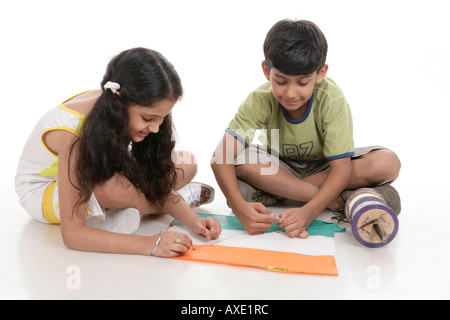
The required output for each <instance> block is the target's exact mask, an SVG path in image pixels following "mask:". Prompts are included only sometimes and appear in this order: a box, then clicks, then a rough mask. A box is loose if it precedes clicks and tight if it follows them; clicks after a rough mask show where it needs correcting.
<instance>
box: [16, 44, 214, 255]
mask: <svg viewBox="0 0 450 320" xmlns="http://www.w3.org/2000/svg"><path fill="white" fill-rule="evenodd" d="M101 84H102V90H94V91H89V92H85V93H81V94H79V95H77V96H75V97H73V98H71V99H69V100H67V101H65V102H63V103H62V104H61V105H59V106H58V107H56V108H54V109H52V110H51V111H49V112H48V113H47V114H46V115H45V116H44V117H43V118H42V119H41V120H40V121H39V122H38V124H37V125H36V127H35V129H34V130H33V132H32V133H31V135H30V137H29V139H28V141H27V143H26V145H25V148H24V151H23V153H22V156H21V158H20V161H19V166H18V170H17V174H16V191H17V193H18V195H19V198H20V203H21V205H22V206H23V207H24V208H25V209H26V210H27V211H28V212H29V214H30V215H31V216H32V217H34V218H35V219H37V220H38V221H41V222H44V223H59V224H60V225H61V233H62V238H63V241H64V244H65V245H66V246H67V247H69V248H72V249H77V250H87V251H99V252H114V253H132V254H147V255H150V254H152V255H156V256H161V257H172V256H178V255H182V254H184V253H185V252H187V250H188V249H189V248H190V247H191V245H192V241H191V239H190V238H189V237H188V236H186V235H184V234H181V233H175V232H165V233H160V234H157V235H153V236H139V235H133V234H124V233H132V232H133V231H134V230H130V229H129V227H130V224H135V223H136V221H133V219H135V220H136V219H139V213H141V214H158V213H162V212H164V213H168V214H169V215H171V216H173V217H174V218H175V219H177V220H178V221H180V222H181V223H183V224H184V225H186V226H187V227H189V228H191V229H192V230H193V231H195V232H197V233H198V234H202V235H204V236H205V237H206V238H207V239H215V238H217V237H218V236H219V235H220V232H221V229H220V224H219V223H218V221H217V220H216V219H213V218H205V219H201V218H199V216H198V215H197V214H196V213H195V212H194V211H193V210H192V209H191V208H190V207H189V206H188V205H187V204H186V203H185V201H183V199H182V198H181V196H180V194H179V193H177V192H175V191H174V190H177V189H179V188H181V187H183V186H186V185H187V184H188V183H189V182H190V181H191V180H192V178H193V177H194V176H195V174H196V170H197V167H196V164H195V159H194V157H193V155H192V154H190V153H188V152H179V153H175V152H174V151H173V149H174V146H175V143H174V141H173V139H172V129H173V125H172V119H171V110H172V108H173V106H174V105H175V103H176V101H177V100H178V99H179V98H180V97H181V95H182V87H181V82H180V79H179V77H178V74H177V73H176V71H175V69H174V68H173V66H172V65H171V64H170V63H169V62H168V61H167V60H166V59H165V58H164V57H163V56H162V55H161V54H160V53H158V52H155V51H153V50H149V49H145V48H135V49H131V50H127V51H124V52H122V53H120V54H119V55H117V56H116V57H115V58H113V59H112V60H111V62H110V63H109V64H108V67H107V70H106V73H105V75H104V77H103V81H102V83H101ZM186 188H188V189H192V188H197V189H198V190H199V184H189V185H187V186H186V187H185V189H186ZM201 190H202V191H201V195H202V199H197V200H198V201H199V202H200V203H205V202H207V201H210V200H211V199H210V198H212V196H213V195H212V194H211V193H210V192H211V191H212V190H208V188H205V186H203V188H201ZM188 191H189V190H188ZM199 193H200V192H198V193H197V197H200V195H199ZM127 208H129V209H127ZM105 215H106V216H105ZM93 226H95V227H93ZM132 229H133V227H132ZM134 229H136V228H134ZM118 232H120V233H118Z"/></svg>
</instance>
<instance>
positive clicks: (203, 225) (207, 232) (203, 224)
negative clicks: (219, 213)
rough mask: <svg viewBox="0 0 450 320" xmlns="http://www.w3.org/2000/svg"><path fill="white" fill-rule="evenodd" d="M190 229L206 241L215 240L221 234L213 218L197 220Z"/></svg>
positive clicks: (218, 225)
mask: <svg viewBox="0 0 450 320" xmlns="http://www.w3.org/2000/svg"><path fill="white" fill-rule="evenodd" d="M191 229H192V230H193V231H194V232H196V233H198V234H201V235H203V236H205V237H206V239H207V240H211V239H217V238H218V237H219V236H220V234H221V232H222V228H221V226H220V223H219V221H217V219H215V218H213V217H206V218H198V219H197V220H196V221H195V223H194V225H193V226H192V228H191Z"/></svg>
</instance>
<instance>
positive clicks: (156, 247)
mask: <svg viewBox="0 0 450 320" xmlns="http://www.w3.org/2000/svg"><path fill="white" fill-rule="evenodd" d="M162 235H163V231H161V232H160V233H159V237H158V240H156V244H155V248H153V251H152V254H151V255H152V256H154V255H155V252H156V249H158V246H159V242H160V241H161V237H162Z"/></svg>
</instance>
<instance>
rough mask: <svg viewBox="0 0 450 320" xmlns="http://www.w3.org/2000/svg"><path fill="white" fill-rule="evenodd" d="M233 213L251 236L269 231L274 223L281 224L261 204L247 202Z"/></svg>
mask: <svg viewBox="0 0 450 320" xmlns="http://www.w3.org/2000/svg"><path fill="white" fill-rule="evenodd" d="M233 212H234V214H235V215H236V217H237V218H238V219H239V221H240V222H241V223H242V225H243V226H244V228H245V230H246V231H247V232H248V234H251V235H255V234H262V233H264V232H265V231H267V230H269V228H270V227H271V225H272V223H279V222H281V220H280V219H279V218H277V216H276V215H275V214H274V213H272V212H270V211H269V210H267V208H266V207H265V206H264V205H263V204H261V203H259V202H245V203H244V204H242V205H241V206H239V208H238V209H235V210H233Z"/></svg>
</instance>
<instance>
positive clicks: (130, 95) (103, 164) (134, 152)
mask: <svg viewBox="0 0 450 320" xmlns="http://www.w3.org/2000/svg"><path fill="white" fill-rule="evenodd" d="M108 81H112V82H116V83H118V84H120V90H119V95H115V94H113V92H112V91H111V90H109V89H107V90H105V89H104V88H103V86H104V84H105V83H106V82H108ZM101 88H102V90H103V93H102V94H101V96H100V97H99V98H98V100H97V102H96V103H95V105H94V107H93V109H92V111H91V112H90V113H89V115H88V116H87V117H86V119H85V122H84V124H83V126H82V130H81V133H80V137H79V139H78V140H77V141H76V142H75V143H74V145H73V146H72V151H73V147H74V146H75V145H76V144H79V146H77V147H78V152H79V154H78V162H77V165H76V173H77V177H78V181H79V184H80V185H79V190H80V199H79V204H81V203H83V202H86V201H88V200H89V198H90V196H91V194H92V192H93V190H94V188H95V186H96V184H98V183H101V182H105V181H107V180H108V179H110V178H112V177H113V175H114V174H115V173H120V174H122V175H123V176H125V177H126V178H127V179H128V180H129V181H130V182H131V183H132V184H133V185H134V186H135V187H136V188H137V189H139V190H140V191H141V192H142V193H144V194H145V196H146V198H147V200H148V201H150V202H152V203H154V204H159V205H160V206H161V207H162V206H163V204H164V202H165V201H166V200H167V197H168V195H169V194H170V192H171V190H172V189H173V188H174V186H175V183H176V180H177V174H176V168H175V164H174V162H173V161H172V152H173V149H174V147H175V142H174V141H173V139H172V131H173V123H172V117H171V114H170V113H169V114H168V115H167V116H166V117H165V118H164V121H163V123H162V124H161V126H160V128H159V131H158V133H151V134H150V135H148V136H147V137H146V138H145V139H144V140H143V141H141V142H138V143H135V142H131V141H130V138H129V137H128V136H127V128H128V113H127V108H129V107H130V106H132V105H140V106H151V105H153V104H154V103H156V102H158V101H161V100H165V99H169V100H173V101H176V100H178V99H179V98H180V97H181V96H182V93H183V90H182V86H181V81H180V78H179V76H178V74H177V72H176V71H175V69H174V67H173V66H172V64H171V63H169V62H168V61H167V60H166V59H165V58H164V57H163V56H162V55H161V54H160V53H158V52H156V51H153V50H150V49H146V48H134V49H130V50H127V51H123V52H122V53H120V54H119V55H117V56H116V57H114V58H113V59H112V60H111V61H110V63H109V64H108V66H107V69H106V73H105V75H104V77H103V81H102V82H101ZM69 163H70V161H69ZM69 172H70V171H69Z"/></svg>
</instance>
